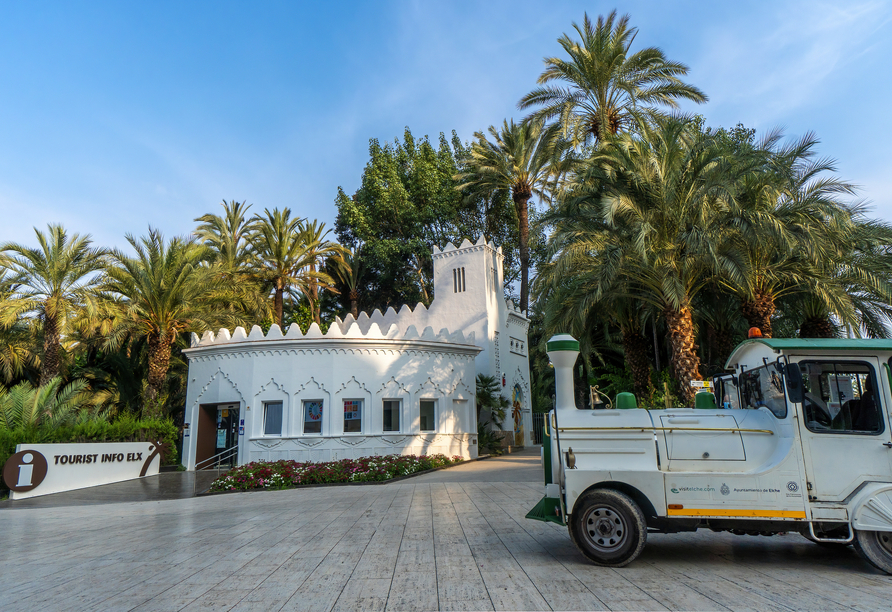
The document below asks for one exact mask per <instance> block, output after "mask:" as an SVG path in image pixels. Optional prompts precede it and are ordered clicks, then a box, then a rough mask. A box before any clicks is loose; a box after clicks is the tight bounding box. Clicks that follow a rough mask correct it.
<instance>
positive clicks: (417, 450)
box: [183, 238, 532, 469]
mask: <svg viewBox="0 0 892 612" xmlns="http://www.w3.org/2000/svg"><path fill="white" fill-rule="evenodd" d="M433 261H434V300H433V302H432V303H431V306H430V308H425V307H424V305H422V304H418V305H417V306H416V307H415V309H414V310H411V309H410V308H409V307H408V306H403V307H402V308H401V309H400V311H399V312H396V311H395V310H394V309H393V308H389V309H388V310H387V312H386V313H383V314H382V313H381V312H380V311H378V310H376V311H375V312H374V313H373V314H372V316H371V317H369V316H368V315H367V314H365V313H362V314H361V315H360V316H359V319H358V320H354V319H353V317H352V315H348V316H347V318H346V319H345V320H343V321H342V320H340V319H336V321H335V322H334V323H333V324H332V325H331V327H330V328H329V330H328V332H327V333H326V334H324V335H323V334H322V333H321V331H320V330H319V327H318V326H317V325H316V324H313V325H312V326H311V327H310V329H309V330H308V331H307V334H306V335H303V334H302V333H301V331H300V329H299V328H298V326H297V325H292V326H291V327H290V328H289V330H288V332H287V333H286V334H283V333H282V331H281V330H280V329H279V327H278V326H277V325H273V326H272V328H271V329H270V330H269V332H268V333H267V334H266V335H264V334H263V332H262V330H261V329H260V327H258V326H256V325H255V326H254V328H253V329H252V330H251V332H250V334H246V333H245V330H244V329H243V328H241V327H239V328H236V330H235V332H234V333H232V334H231V335H230V333H229V331H228V330H226V329H221V330H220V331H219V332H218V333H217V334H216V335H214V334H212V333H211V332H206V333H205V334H204V336H203V337H202V338H201V339H199V338H198V337H197V336H195V335H194V334H193V339H192V347H191V348H189V349H187V350H186V351H184V352H185V354H186V356H187V358H188V359H189V379H188V380H189V386H188V391H187V395H186V437H185V438H184V443H183V464H184V465H186V466H187V467H188V468H189V469H194V468H195V465H196V463H200V462H202V461H203V460H206V459H209V458H210V457H212V456H214V455H216V454H218V453H220V452H222V451H225V450H226V449H230V448H234V447H236V446H237V447H238V448H237V460H238V463H247V462H250V461H257V460H278V459H294V460H297V461H329V460H337V459H343V458H348V457H350V458H356V457H361V456H368V455H386V454H432V453H444V454H447V455H462V456H463V457H466V458H469V457H476V456H477V416H476V406H475V402H474V388H475V379H476V376H477V374H478V373H485V374H489V375H491V376H495V377H497V378H498V380H499V381H500V383H501V384H502V393H503V395H505V396H506V397H508V398H509V399H510V400H511V402H512V408H511V409H510V410H509V411H508V412H509V414H508V418H506V419H505V423H504V427H505V430H506V435H507V436H508V437H509V439H511V438H513V439H511V443H512V444H514V445H518V446H519V445H524V444H530V443H531V437H530V434H531V426H532V419H531V411H530V400H529V390H530V389H529V364H528V359H527V329H528V327H529V320H528V319H527V318H526V316H524V313H521V312H519V311H518V310H517V309H516V308H515V306H514V304H513V303H512V302H511V301H510V300H508V301H507V302H506V301H505V299H504V297H503V292H502V285H503V271H502V252H501V248H499V249H494V248H493V247H492V246H491V245H490V244H488V243H487V242H486V241H485V240H484V239H483V238H481V239H480V240H478V241H477V243H476V244H471V242H470V241H468V240H465V241H464V242H463V243H462V245H461V246H460V247H458V248H456V247H454V246H453V245H452V244H447V245H446V247H445V248H444V249H443V250H442V251H440V250H439V249H436V248H434V254H433Z"/></svg>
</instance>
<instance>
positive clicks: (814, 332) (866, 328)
mask: <svg viewBox="0 0 892 612" xmlns="http://www.w3.org/2000/svg"><path fill="white" fill-rule="evenodd" d="M854 217H855V219H854V222H855V224H854V227H852V228H851V229H850V230H848V231H846V232H845V233H844V234H836V235H835V239H834V240H832V242H833V243H834V244H836V245H837V247H838V248H837V249H836V251H835V252H833V253H830V254H828V257H827V259H826V260H825V262H823V263H822V264H821V265H819V266H818V268H817V271H816V272H815V273H814V274H812V275H811V278H810V279H809V280H810V282H809V283H808V284H805V285H804V286H802V287H800V288H799V290H798V291H797V292H795V293H794V294H793V295H791V298H790V300H788V301H787V304H785V306H786V308H785V311H789V313H790V314H794V315H795V316H796V317H797V323H798V327H799V336H800V337H802V338H833V337H836V336H837V335H838V332H839V327H840V326H845V327H847V328H848V329H850V330H851V331H852V333H853V334H854V335H855V336H857V337H861V336H862V335H866V336H867V337H870V338H888V337H890V335H892V329H890V323H892V246H890V245H892V226H890V225H889V224H887V223H884V222H880V221H868V220H865V219H863V218H862V217H861V209H860V207H855V208H854ZM785 314H787V313H786V312H785Z"/></svg>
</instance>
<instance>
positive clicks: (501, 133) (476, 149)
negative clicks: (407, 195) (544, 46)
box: [455, 119, 569, 310]
mask: <svg viewBox="0 0 892 612" xmlns="http://www.w3.org/2000/svg"><path fill="white" fill-rule="evenodd" d="M489 134H490V136H491V137H492V141H490V140H488V139H487V138H486V136H485V135H484V134H483V133H482V132H477V133H475V134H474V136H475V137H476V138H477V141H476V142H474V144H473V145H472V146H471V152H470V157H469V158H467V159H466V160H465V164H464V171H463V172H462V173H461V174H458V175H456V176H455V180H456V181H458V185H457V186H456V189H459V190H463V191H466V192H468V193H469V194H471V195H472V196H477V195H483V196H490V195H493V194H496V195H497V194H498V193H499V192H502V193H505V192H508V193H510V194H511V198H512V200H513V201H514V207H515V211H516V213H517V221H518V227H519V242H520V245H519V251H520V257H519V259H520V270H521V275H520V309H521V310H527V309H528V308H529V274H530V271H529V267H530V221H529V202H530V199H531V198H533V196H535V197H537V198H538V199H539V200H540V201H544V202H547V201H550V199H551V194H550V192H551V191H552V190H554V188H555V185H556V184H557V181H558V180H559V178H560V176H561V175H562V174H563V173H564V172H565V170H566V168H567V166H568V163H569V161H568V158H567V156H566V153H567V149H568V146H567V143H566V142H565V141H563V140H561V139H560V138H559V136H558V130H556V129H554V128H553V127H552V128H548V127H546V126H545V124H544V122H542V121H528V122H526V123H522V124H516V123H514V120H513V119H512V120H511V121H510V122H509V121H507V120H506V121H504V122H503V124H502V129H501V130H496V128H495V127H492V126H490V128H489Z"/></svg>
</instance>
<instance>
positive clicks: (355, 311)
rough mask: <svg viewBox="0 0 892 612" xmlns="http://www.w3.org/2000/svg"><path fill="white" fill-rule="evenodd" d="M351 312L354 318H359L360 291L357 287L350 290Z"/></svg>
mask: <svg viewBox="0 0 892 612" xmlns="http://www.w3.org/2000/svg"><path fill="white" fill-rule="evenodd" d="M350 314H352V315H353V318H354V319H358V318H359V292H358V291H356V290H355V289H354V290H351V291H350Z"/></svg>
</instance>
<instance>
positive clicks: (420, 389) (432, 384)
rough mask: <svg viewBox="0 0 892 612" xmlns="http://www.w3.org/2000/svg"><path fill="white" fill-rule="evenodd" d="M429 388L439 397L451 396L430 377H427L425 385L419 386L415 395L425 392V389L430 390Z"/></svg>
mask: <svg viewBox="0 0 892 612" xmlns="http://www.w3.org/2000/svg"><path fill="white" fill-rule="evenodd" d="M428 388H432V389H434V390H435V391H436V392H437V394H438V395H449V394H448V393H446V391H444V390H443V388H442V387H441V386H440V385H438V384H437V383H435V382H434V381H433V379H431V377H430V376H428V377H427V380H425V381H424V382H423V383H421V384H420V385H418V389H417V390H416V391H415V393H414V395H419V394H421V393H422V392H424V390H425V389H428Z"/></svg>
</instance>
